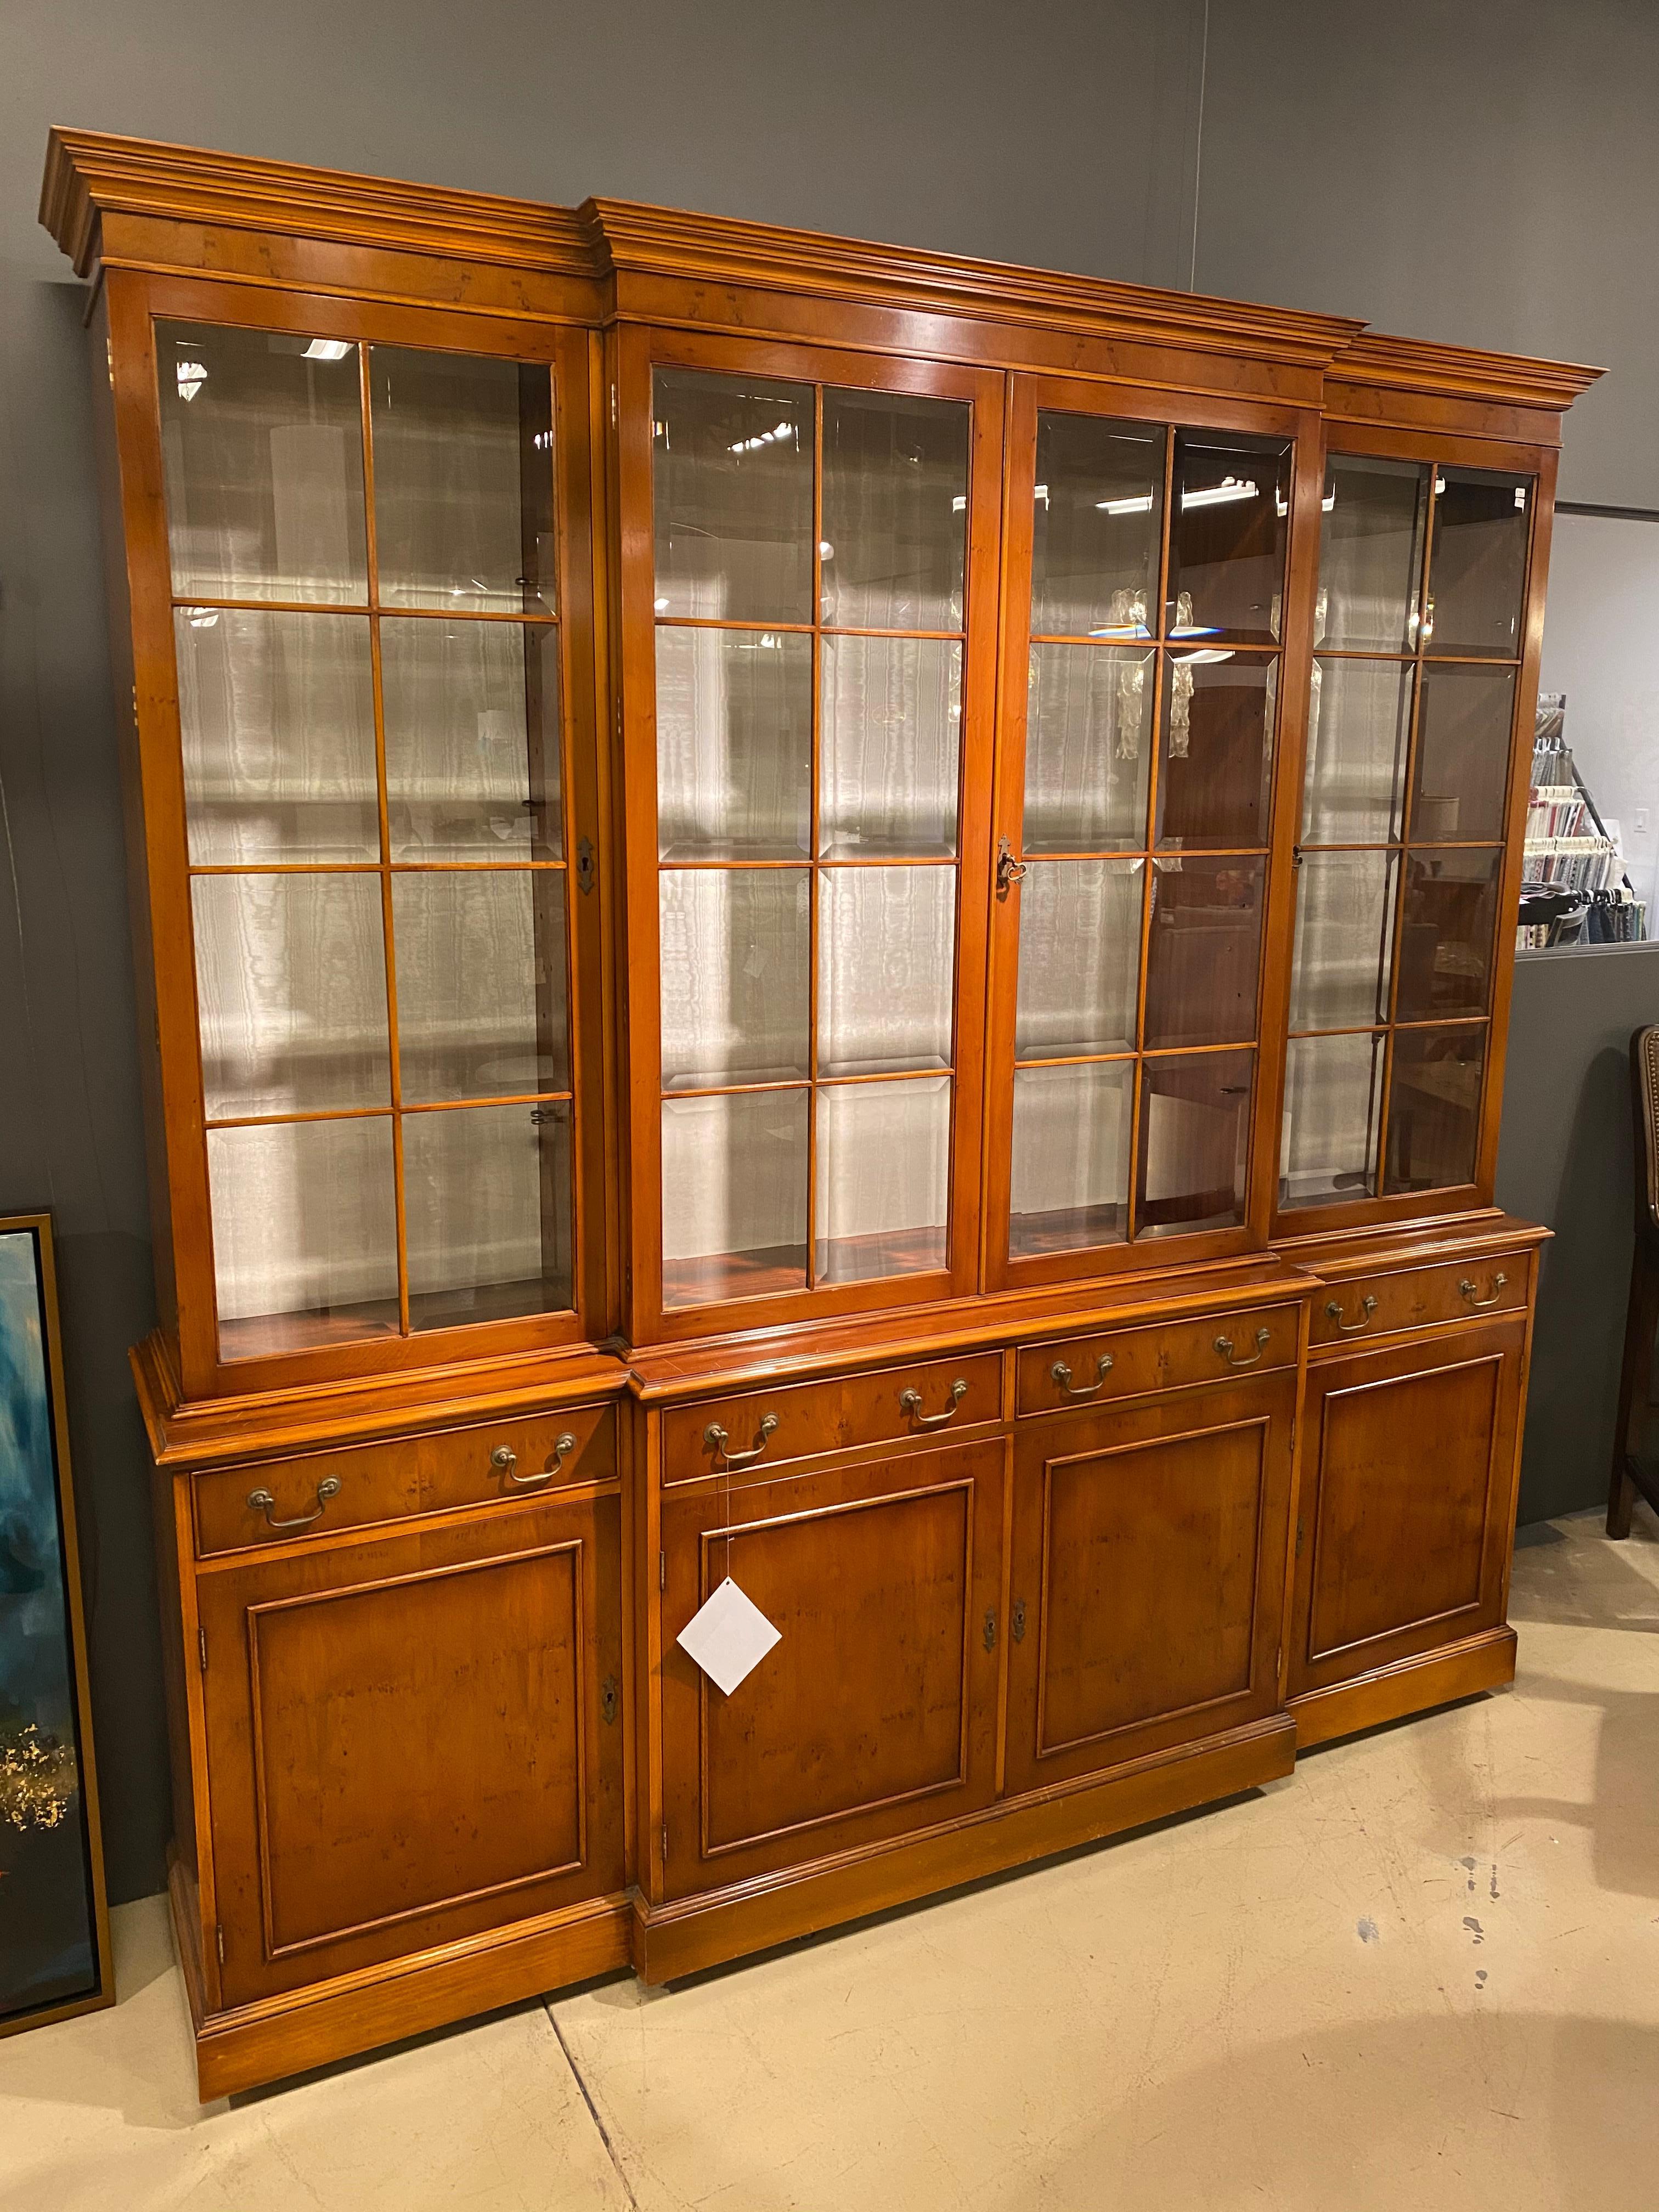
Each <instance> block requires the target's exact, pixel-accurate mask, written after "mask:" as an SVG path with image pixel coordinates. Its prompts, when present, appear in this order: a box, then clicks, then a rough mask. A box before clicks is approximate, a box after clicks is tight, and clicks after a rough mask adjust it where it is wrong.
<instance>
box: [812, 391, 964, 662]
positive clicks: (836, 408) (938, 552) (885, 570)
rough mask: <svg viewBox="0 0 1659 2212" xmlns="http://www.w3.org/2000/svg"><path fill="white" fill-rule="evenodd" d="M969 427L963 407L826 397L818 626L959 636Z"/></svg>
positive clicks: (884, 395) (903, 397)
mask: <svg viewBox="0 0 1659 2212" xmlns="http://www.w3.org/2000/svg"><path fill="white" fill-rule="evenodd" d="M968 424H969V409H968V404H967V402H966V401H965V400H961V399H919V398H911V397H909V396H908V395H907V394H905V393H902V392H848V391H835V390H826V391H825V392H824V395H823V507H822V519H823V542H822V543H821V544H820V545H819V548H818V553H819V558H820V560H821V562H822V570H821V574H822V577H823V599H822V602H821V609H820V612H821V619H822V620H823V621H824V622H826V623H833V624H835V625H836V627H837V628H839V629H961V627H962V606H963V557H964V549H965V547H966V544H967V538H968Z"/></svg>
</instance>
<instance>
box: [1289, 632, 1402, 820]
mask: <svg viewBox="0 0 1659 2212" xmlns="http://www.w3.org/2000/svg"><path fill="white" fill-rule="evenodd" d="M1411 718H1412V666H1411V664H1410V662H1409V661H1406V662H1401V661H1397V660H1316V661H1315V663H1314V669H1313V688H1312V691H1311V694H1310V698H1309V702H1308V760H1307V769H1306V771H1305V774H1304V781H1303V788H1302V842H1303V843H1304V845H1370V844H1377V845H1385V844H1387V843H1388V842H1389V839H1390V838H1392V837H1395V836H1398V835H1399V822H1400V805H1401V784H1402V782H1403V781H1404V780H1405V774H1406V748H1407V741H1408V739H1409V738H1410V735H1411Z"/></svg>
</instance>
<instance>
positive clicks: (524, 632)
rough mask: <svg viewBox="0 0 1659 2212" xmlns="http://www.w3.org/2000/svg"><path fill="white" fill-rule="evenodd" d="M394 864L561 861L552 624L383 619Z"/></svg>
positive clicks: (556, 665) (389, 821)
mask: <svg viewBox="0 0 1659 2212" xmlns="http://www.w3.org/2000/svg"><path fill="white" fill-rule="evenodd" d="M380 689H381V699H382V703H383V708H384V712H385V717H386V815H387V826H388V828H389V830H390V832H391V842H392V859H393V860H556V859H558V857H559V854H560V850H561V847H562V821H561V805H560V784H561V776H560V767H559V637H558V632H557V630H556V629H553V628H551V627H550V626H548V625H545V624H543V625H538V626H537V627H535V628H521V627H520V624H518V623H480V622H455V623H447V622H432V621H429V620H406V621H402V622H398V621H393V620H391V619H387V620H386V621H383V622H382V623H381V624H380Z"/></svg>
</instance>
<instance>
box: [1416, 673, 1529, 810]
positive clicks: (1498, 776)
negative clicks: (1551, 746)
mask: <svg viewBox="0 0 1659 2212" xmlns="http://www.w3.org/2000/svg"><path fill="white" fill-rule="evenodd" d="M1514 719H1515V671H1514V670H1513V669H1512V668H1476V667H1470V666H1467V665H1465V666H1459V665H1455V664H1454V665H1452V666H1450V667H1437V666H1435V665H1433V663H1431V664H1430V665H1428V666H1427V667H1425V669H1424V671H1423V702H1422V705H1421V706H1420V707H1419V709H1418V716H1417V769H1416V789H1415V790H1414V791H1413V793H1412V837H1413V841H1414V842H1417V843H1420V844H1427V845H1431V844H1435V843H1437V842H1445V843H1449V844H1456V843H1465V844H1473V843H1474V842H1477V841H1478V840H1480V838H1483V837H1491V838H1497V837H1501V836H1503V834H1504V791H1505V789H1506V787H1507V786H1508V783H1509V769H1510V726H1511V724H1512V722H1513V720H1514Z"/></svg>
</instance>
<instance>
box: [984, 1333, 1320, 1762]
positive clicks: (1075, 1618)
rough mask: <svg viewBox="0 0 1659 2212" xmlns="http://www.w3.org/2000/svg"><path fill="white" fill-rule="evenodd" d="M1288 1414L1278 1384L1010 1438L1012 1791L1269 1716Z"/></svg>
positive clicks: (1287, 1477)
mask: <svg viewBox="0 0 1659 2212" xmlns="http://www.w3.org/2000/svg"><path fill="white" fill-rule="evenodd" d="M1295 1406H1296V1377H1295V1376H1294V1375H1293V1374H1283V1375H1277V1376H1273V1377H1271V1378H1264V1379H1263V1380H1262V1381H1261V1382H1260V1383H1253V1384H1248V1385H1244V1386H1242V1387H1240V1388H1238V1389H1227V1390H1225V1391H1218V1392H1209V1391H1205V1392H1194V1393H1189V1394H1188V1395H1186V1396H1185V1397H1183V1398H1182V1399H1181V1400H1179V1401H1175V1402H1166V1403H1164V1404H1162V1405H1158V1406H1153V1407H1145V1406H1143V1407H1139V1408H1136V1409H1133V1410H1131V1411H1127V1412H1119V1413H1096V1414H1088V1415H1056V1416H1054V1418H1052V1419H1041V1420H1036V1421H1033V1422H1031V1423H1030V1425H1028V1426H1027V1427H1025V1429H1024V1431H1022V1433H1021V1435H1020V1436H1019V1437H1018V1441H1017V1443H1016V1446H1015V1464H1014V1551H1013V1573H1012V1583H1011V1586H1010V1589H1011V1596H1010V1609H1009V1635H1010V1644H1009V1678H1008V1753H1007V1788H1008V1790H1009V1791H1010V1792H1011V1793H1012V1792H1015V1791H1020V1790H1039V1789H1042V1788H1044V1787H1046V1786H1048V1785H1049V1784H1054V1783H1058V1782H1066V1781H1070V1780H1072V1779H1073V1778H1076V1777H1078V1776H1081V1775H1087V1774H1093V1773H1097V1772H1100V1771H1103V1770H1104V1769H1106V1768H1109V1767H1112V1766H1116V1765H1121V1764H1122V1763H1123V1762H1124V1761H1125V1760H1127V1759H1138V1758H1139V1757H1141V1756H1143V1755H1144V1754H1146V1753H1150V1752H1155V1751H1160V1750H1163V1749H1164V1748H1165V1747H1167V1746H1169V1745H1171V1744H1176V1743H1185V1742H1191V1741H1195V1740H1196V1739H1198V1738H1199V1737H1201V1736H1207V1735H1216V1734H1218V1732H1220V1731H1221V1730H1223V1729H1229V1728H1236V1727H1238V1726H1239V1725H1241V1724H1242V1723H1244V1722H1247V1721H1252V1720H1256V1719H1259V1718H1261V1717H1262V1716H1263V1715H1265V1714H1267V1713H1270V1712H1272V1711H1274V1709H1275V1708H1276V1706H1277V1704H1278V1668H1277V1658H1278V1650H1279V1623H1280V1617H1281V1609H1282V1604H1283V1597H1284V1588H1285V1552H1286V1548H1287V1541H1288V1534H1289V1530H1288V1517H1289V1511H1290V1495H1291V1415H1292V1413H1294V1411H1295Z"/></svg>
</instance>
